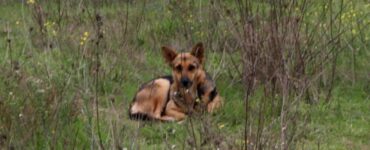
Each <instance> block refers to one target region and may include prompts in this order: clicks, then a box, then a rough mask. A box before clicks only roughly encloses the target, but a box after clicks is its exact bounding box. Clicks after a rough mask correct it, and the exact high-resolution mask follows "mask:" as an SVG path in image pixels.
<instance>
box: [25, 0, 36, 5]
mask: <svg viewBox="0 0 370 150" xmlns="http://www.w3.org/2000/svg"><path fill="white" fill-rule="evenodd" d="M35 3H36V1H35V0H27V4H35Z"/></svg>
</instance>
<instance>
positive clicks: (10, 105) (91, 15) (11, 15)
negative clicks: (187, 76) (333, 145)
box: [0, 0, 370, 149]
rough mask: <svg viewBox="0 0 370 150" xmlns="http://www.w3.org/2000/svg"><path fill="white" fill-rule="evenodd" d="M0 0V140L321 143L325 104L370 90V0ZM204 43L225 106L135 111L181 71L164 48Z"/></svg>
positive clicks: (54, 144)
mask: <svg viewBox="0 0 370 150" xmlns="http://www.w3.org/2000/svg"><path fill="white" fill-rule="evenodd" d="M0 4H1V6H0V12H1V13H2V15H1V19H0V27H1V33H0V38H1V39H2V40H1V42H0V43H1V45H0V49H2V51H0V57H1V60H0V69H1V71H2V73H1V74H0V80H1V82H0V148H3V147H4V148H5V149H12V148H14V149H25V148H27V149H46V148H50V149H88V148H90V149H125V148H127V149H299V148H301V147H302V149H305V148H306V147H307V148H308V149H312V148H318V149H320V148H322V147H323V146H322V145H323V144H324V143H320V142H318V141H320V138H325V136H328V135H327V134H319V133H317V132H318V129H317V128H316V125H317V124H315V122H314V121H315V120H317V118H319V117H317V116H320V114H317V112H321V114H325V112H323V110H321V108H323V107H329V108H331V107H335V108H337V107H339V106H340V102H341V101H336V99H337V98H336V97H337V96H338V95H340V94H338V90H337V89H341V88H344V89H347V90H348V89H361V90H363V91H365V90H366V88H367V89H368V88H369V87H366V84H367V83H369V82H370V81H369V71H368V69H367V68H368V67H369V66H370V62H369V61H368V58H369V55H370V53H369V51H368V47H369V44H368V43H369V42H368V41H369V36H370V31H369V24H370V22H369V20H370V18H369V11H368V10H369V7H370V5H369V4H368V3H367V2H366V1H349V0H340V1H319V0H314V1H306V0H301V1H287V0H286V1H285V0H282V1H254V0H246V1H240V0H235V1H234V0H227V1H217V0H206V1H203V0H202V1H166V0H163V1H147V0H145V1H130V0H127V1H118V0H111V1H108V0H94V1H83V0H81V1H74V0H65V1H62V0H54V1H31V0H25V1H8V0H2V1H0ZM199 41H202V42H204V44H205V46H206V56H207V59H206V70H207V71H208V72H209V73H210V74H211V75H212V77H213V78H214V79H215V81H216V82H217V85H218V86H217V88H218V89H219V91H220V94H221V96H223V98H224V99H225V105H224V107H223V108H222V109H221V110H220V111H219V112H217V113H215V114H203V115H197V116H192V117H191V118H188V119H187V120H185V121H184V122H183V123H182V124H179V123H148V122H135V121H131V120H129V119H128V117H127V109H128V106H129V103H130V102H131V100H132V97H133V95H134V93H135V91H136V90H137V89H138V87H139V86H140V84H142V83H144V82H146V81H147V80H150V79H151V78H154V77H157V76H161V75H164V74H168V73H169V72H170V70H169V68H168V67H167V66H166V65H165V64H164V63H163V61H162V59H161V56H160V52H159V49H160V47H161V46H162V45H172V46H174V47H175V48H176V49H177V50H178V51H186V50H188V48H189V47H190V46H191V45H193V43H196V42H199ZM344 85H345V86H344ZM364 93H365V92H364ZM359 95H361V96H359V99H366V97H367V99H368V95H367V96H366V94H359ZM357 103H360V101H359V102H357ZM330 104H333V105H330ZM346 104H348V103H346ZM341 107H346V106H341ZM338 109H339V108H338ZM365 114H366V113H365ZM366 119H369V118H366ZM319 120H320V119H319ZM365 129H366V128H365ZM318 135H321V136H323V137H318V138H316V136H318ZM364 136H365V137H366V135H364ZM312 145H315V146H312ZM364 145H365V148H366V146H368V145H366V143H365V144H364Z"/></svg>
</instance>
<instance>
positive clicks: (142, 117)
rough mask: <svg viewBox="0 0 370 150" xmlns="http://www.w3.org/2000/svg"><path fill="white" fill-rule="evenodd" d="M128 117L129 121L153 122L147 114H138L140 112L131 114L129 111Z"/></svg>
mask: <svg viewBox="0 0 370 150" xmlns="http://www.w3.org/2000/svg"><path fill="white" fill-rule="evenodd" d="M128 116H129V118H130V119H131V120H141V121H152V120H154V119H153V118H152V117H150V116H149V115H148V114H144V113H140V112H137V113H132V112H131V111H129V113H128Z"/></svg>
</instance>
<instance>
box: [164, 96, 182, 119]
mask: <svg viewBox="0 0 370 150" xmlns="http://www.w3.org/2000/svg"><path fill="white" fill-rule="evenodd" d="M185 117H186V115H185V113H184V111H183V110H182V109H181V108H179V107H178V106H177V105H176V104H175V102H174V101H172V100H170V101H169V102H168V104H167V107H166V110H165V115H163V116H162V118H173V119H174V120H175V121H181V120H183V119H184V118H185Z"/></svg>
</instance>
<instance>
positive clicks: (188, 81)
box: [181, 77, 192, 88]
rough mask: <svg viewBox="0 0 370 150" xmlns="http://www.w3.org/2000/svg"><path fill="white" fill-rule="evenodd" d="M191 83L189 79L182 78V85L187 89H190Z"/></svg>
mask: <svg viewBox="0 0 370 150" xmlns="http://www.w3.org/2000/svg"><path fill="white" fill-rule="evenodd" d="M191 83H192V82H191V81H190V79H189V78H187V77H182V78H181V84H182V86H184V87H186V88H188V87H190V86H191Z"/></svg>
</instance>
